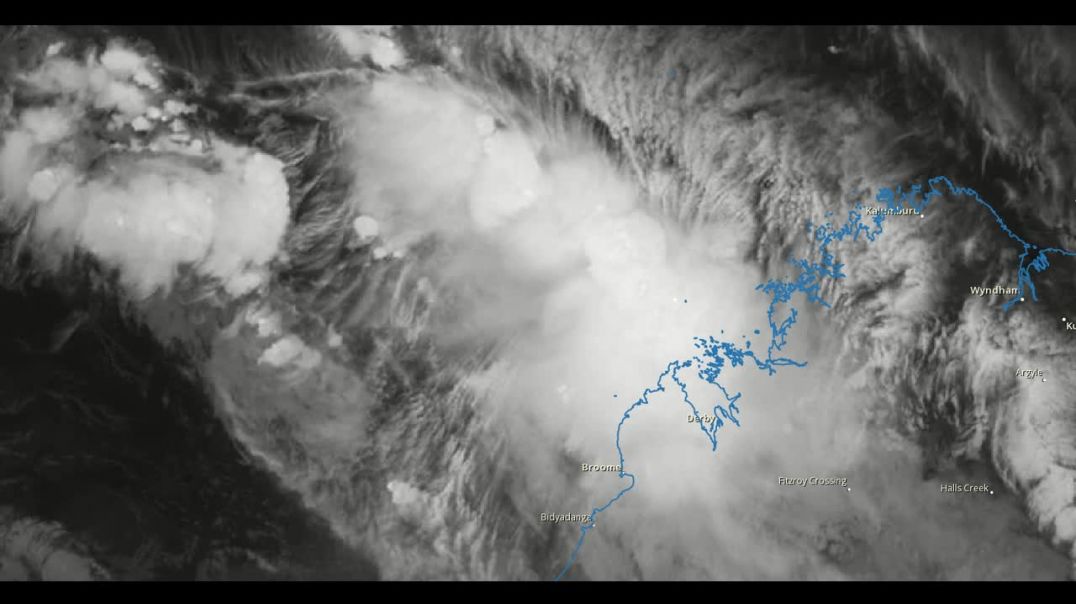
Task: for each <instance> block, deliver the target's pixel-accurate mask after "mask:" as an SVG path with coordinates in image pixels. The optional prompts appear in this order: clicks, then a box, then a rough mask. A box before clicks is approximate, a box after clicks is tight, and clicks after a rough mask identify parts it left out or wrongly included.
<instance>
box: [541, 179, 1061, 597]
mask: <svg viewBox="0 0 1076 604" xmlns="http://www.w3.org/2000/svg"><path fill="white" fill-rule="evenodd" d="M927 185H928V190H927V191H926V192H924V191H923V188H922V186H921V185H919V184H913V185H911V187H910V188H909V190H907V191H904V190H903V189H902V188H901V187H899V186H898V187H896V188H895V189H888V188H883V189H881V190H880V191H879V192H878V195H877V196H876V197H875V199H876V200H877V201H879V202H884V203H885V204H886V207H887V208H888V209H889V210H892V211H893V212H898V211H900V210H901V209H902V208H904V207H907V208H909V209H912V210H914V211H915V213H916V214H922V213H923V211H924V210H926V208H927V206H929V205H930V204H931V203H932V202H933V201H934V199H935V198H938V197H942V196H944V195H945V194H946V191H945V190H944V189H939V185H943V186H944V188H947V189H948V193H949V194H950V195H952V196H955V197H969V198H971V199H972V200H973V201H974V202H975V203H977V204H979V205H981V206H983V207H984V208H986V210H987V211H988V212H990V214H991V216H993V218H994V221H995V222H996V223H997V224H998V226H999V227H1000V228H1001V230H1002V232H1003V233H1004V234H1005V235H1006V236H1008V237H1009V238H1010V239H1012V240H1014V241H1015V242H1016V243H1018V244H1019V245H1020V246H1021V247H1022V248H1023V251H1022V253H1021V254H1020V264H1019V266H1018V268H1017V278H1018V283H1019V290H1018V293H1017V294H1016V295H1015V296H1013V297H1012V298H1011V299H1009V300H1008V301H1006V302H1005V303H1004V304H1003V305H1002V307H1001V309H1002V311H1003V312H1008V311H1009V310H1010V309H1011V308H1012V307H1013V306H1014V305H1015V304H1017V303H1019V302H1020V301H1022V300H1023V298H1024V297H1025V290H1027V291H1028V292H1030V295H1031V299H1032V301H1035V302H1037V301H1038V299H1039V298H1038V292H1037V291H1036V290H1035V283H1034V281H1033V280H1032V271H1034V273H1042V272H1044V271H1045V270H1046V269H1048V268H1050V262H1049V258H1048V257H1049V256H1050V255H1052V254H1056V255H1060V256H1076V252H1073V251H1070V250H1067V249H1064V248H1057V247H1048V248H1040V247H1039V246H1037V245H1035V244H1033V243H1029V242H1028V241H1026V240H1024V239H1023V238H1022V237H1020V236H1019V235H1017V234H1016V233H1014V232H1013V230H1012V229H1011V228H1009V226H1008V225H1007V224H1006V223H1005V221H1004V220H1003V219H1002V218H1001V215H1000V214H998V212H997V210H995V209H994V207H993V206H991V205H990V204H989V203H987V202H986V200H984V199H983V198H982V196H981V195H979V193H978V192H976V191H975V190H974V189H971V188H969V187H960V186H957V185H956V184H954V183H953V182H952V181H951V180H949V178H947V177H945V176H936V177H934V178H931V179H929V180H928V181H927ZM832 215H833V213H832V212H828V213H827V214H826V217H827V218H829V217H830V216H832ZM885 218H886V214H885V213H878V214H875V215H874V216H872V217H870V220H869V221H864V214H863V204H862V203H861V202H857V203H856V205H855V207H854V208H853V209H851V210H849V212H848V218H847V220H845V221H844V223H843V224H842V225H840V226H835V225H834V224H833V223H832V222H831V221H828V220H827V221H826V222H825V223H823V224H820V225H815V224H813V223H812V222H811V221H808V222H807V233H808V236H809V238H810V239H811V243H812V245H816V246H817V248H818V252H819V256H820V258H819V261H818V262H814V261H811V260H807V259H802V258H801V259H790V260H789V262H790V263H791V264H792V265H793V266H795V267H796V268H797V269H798V274H797V276H796V277H795V279H793V280H790V281H783V280H779V279H770V280H769V281H767V282H765V283H761V284H759V285H758V286H757V287H756V288H755V290H756V291H761V292H763V293H765V294H767V295H769V296H770V303H769V308H768V309H767V311H766V319H767V322H768V323H769V326H770V342H769V346H768V347H767V349H766V356H765V358H760V357H759V356H758V355H757V354H755V352H754V351H753V350H751V342H750V340H748V341H747V342H746V343H745V345H744V346H743V347H742V348H741V347H740V346H737V345H736V344H735V343H733V342H727V341H723V340H718V339H716V338H714V337H713V336H709V337H706V338H702V337H698V336H696V337H695V338H694V345H695V348H696V350H698V353H697V354H696V355H694V356H692V358H690V359H684V360H673V361H670V362H669V363H668V364H666V365H665V369H664V370H663V371H662V372H661V373H660V374H659V375H658V377H657V380H656V381H655V383H654V385H653V386H651V387H649V388H647V389H646V390H644V391H643V394H642V396H640V397H639V399H638V400H636V401H635V402H634V403H632V405H631V406H630V407H628V408H627V410H626V411H624V415H623V416H622V417H621V418H620V422H619V423H618V424H617V426H616V452H617V456H618V465H619V466H620V472H619V477H620V478H626V479H628V484H627V486H625V487H624V488H623V489H621V490H620V492H619V493H617V494H616V495H615V496H614V497H613V498H612V499H610V500H609V501H607V502H606V503H605V504H604V505H602V506H600V507H596V508H594V509H593V510H591V512H590V522H588V523H586V524H583V525H582V526H581V527H580V532H579V539H578V540H577V541H576V543H575V547H574V548H573V549H572V552H571V555H570V556H569V558H568V561H567V562H566V563H565V564H564V567H563V568H562V569H561V571H560V572H559V573H558V574H557V576H556V578H555V579H554V580H555V581H559V580H561V578H563V577H564V575H566V574H567V573H568V571H569V570H570V569H571V568H572V566H573V565H574V564H575V561H576V559H577V558H578V556H579V552H580V550H582V548H583V542H584V541H585V540H586V537H587V532H588V531H590V530H591V529H593V528H594V527H595V522H596V521H597V518H598V515H599V514H601V513H602V512H604V511H606V510H607V509H609V508H610V507H612V505H613V504H614V503H616V502H617V501H619V500H620V498H621V497H623V496H624V495H625V494H627V493H628V491H630V490H632V489H633V488H635V475H634V474H631V473H630V472H627V471H626V470H625V468H626V467H627V464H626V460H625V459H624V451H623V449H622V448H621V444H620V436H621V433H622V432H623V430H624V425H625V423H626V422H627V421H628V420H629V419H630V418H631V414H632V412H633V411H635V410H636V409H638V408H639V407H642V406H645V405H649V404H650V395H652V394H657V393H659V392H665V389H666V386H668V385H669V382H672V384H674V385H675V387H676V388H677V389H679V391H680V394H681V397H682V400H683V401H684V404H686V405H687V406H688V408H689V409H690V410H691V413H692V415H694V417H695V424H696V425H698V427H699V429H700V430H701V431H702V433H703V434H704V435H705V436H706V438H707V439H708V440H709V442H710V445H711V447H710V450H711V451H715V452H716V451H717V430H718V429H719V428H722V427H723V426H724V425H725V422H726V421H728V422H731V423H732V424H733V425H735V426H736V427H739V426H740V420H739V418H738V417H737V416H738V415H739V413H740V409H739V407H737V406H736V403H737V402H738V401H739V400H740V394H741V393H739V392H737V393H736V394H730V393H729V391H728V390H727V389H726V388H725V387H724V386H723V385H722V384H721V383H720V382H719V381H718V378H719V377H720V375H721V371H722V370H723V369H724V368H725V363H726V361H727V362H728V363H730V364H731V366H732V367H738V366H741V365H745V364H746V363H747V361H748V360H750V362H751V363H753V364H754V366H755V368H756V369H758V370H760V371H765V372H766V373H767V375H771V376H772V375H774V374H776V373H777V368H778V367H786V366H790V367H806V366H807V363H806V362H801V361H795V360H793V359H790V358H788V357H784V356H775V355H779V354H780V353H781V351H782V350H783V349H784V347H785V345H786V344H787V343H788V334H789V331H790V330H791V329H792V326H793V325H795V323H796V319H797V317H798V316H799V314H798V312H797V310H796V308H795V307H792V306H791V305H789V309H788V313H787V316H784V317H783V318H779V317H778V307H779V306H781V305H784V304H789V303H790V302H791V301H792V297H793V296H794V295H795V294H797V293H802V294H803V295H804V297H805V298H806V299H807V301H808V302H809V303H813V304H818V305H819V306H822V307H823V308H829V307H830V304H829V303H828V302H826V301H825V300H824V299H822V297H821V296H820V293H819V292H820V290H821V287H822V283H823V280H824V279H832V280H834V281H839V280H841V279H843V278H845V277H846V275H845V273H844V271H843V269H844V264H843V263H840V262H837V259H836V256H834V254H833V253H832V252H830V250H829V246H830V244H831V243H838V242H842V241H845V240H851V241H859V240H861V239H863V240H865V241H867V242H868V243H870V242H873V241H875V240H876V239H877V238H878V237H879V236H881V234H882V230H883V229H882V225H883V223H884V222H885ZM685 302H686V300H685ZM755 333H756V334H758V333H759V330H757V329H756V330H755ZM700 355H701V356H700ZM692 368H694V369H695V370H696V371H697V373H698V376H699V378H700V379H702V380H703V381H705V382H707V383H709V384H712V385H714V386H716V387H717V389H718V390H719V391H720V392H721V396H722V397H723V399H724V403H725V404H721V402H718V403H717V404H715V405H714V407H713V413H712V414H711V416H712V417H713V418H714V419H713V421H711V422H710V423H709V425H705V424H704V423H703V420H702V418H701V417H700V416H699V411H698V408H697V407H696V405H695V403H694V402H693V401H692V400H691V396H690V395H689V393H688V389H687V384H685V383H684V381H683V380H682V379H681V377H680V372H681V371H684V370H689V369H692ZM614 396H616V395H614ZM719 400H720V399H719Z"/></svg>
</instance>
